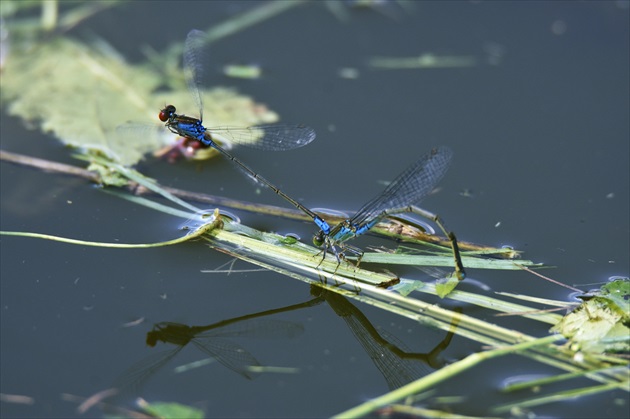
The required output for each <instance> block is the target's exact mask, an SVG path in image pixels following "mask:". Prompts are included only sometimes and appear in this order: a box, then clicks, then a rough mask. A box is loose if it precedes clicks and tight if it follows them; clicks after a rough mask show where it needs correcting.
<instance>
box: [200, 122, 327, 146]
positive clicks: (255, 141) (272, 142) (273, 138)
mask: <svg viewBox="0 0 630 419" xmlns="http://www.w3.org/2000/svg"><path fill="white" fill-rule="evenodd" d="M208 132H209V133H210V135H211V136H212V137H213V138H214V139H218V140H221V141H223V142H227V143H228V144H229V143H233V144H238V145H243V146H247V147H250V148H254V149H257V150H265V151H286V150H292V149H294V148H299V147H303V146H305V145H307V144H309V143H310V142H311V141H313V140H314V139H315V130H313V128H310V127H307V126H305V125H301V124H274V125H257V126H252V127H246V128H236V127H234V128H232V127H217V128H209V129H208Z"/></svg>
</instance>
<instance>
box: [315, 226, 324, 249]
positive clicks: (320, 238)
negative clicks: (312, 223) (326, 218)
mask: <svg viewBox="0 0 630 419" xmlns="http://www.w3.org/2000/svg"><path fill="white" fill-rule="evenodd" d="M313 244H314V245H315V246H316V247H321V246H322V245H323V244H324V232H323V231H322V230H319V231H318V232H317V233H315V235H314V236H313Z"/></svg>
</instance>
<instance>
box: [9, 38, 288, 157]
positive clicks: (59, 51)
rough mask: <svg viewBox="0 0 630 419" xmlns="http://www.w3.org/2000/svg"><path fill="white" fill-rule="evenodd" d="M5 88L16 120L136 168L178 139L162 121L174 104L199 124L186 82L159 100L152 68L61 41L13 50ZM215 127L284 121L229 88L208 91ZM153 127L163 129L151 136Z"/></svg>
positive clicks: (177, 83) (158, 80)
mask: <svg viewBox="0 0 630 419" xmlns="http://www.w3.org/2000/svg"><path fill="white" fill-rule="evenodd" d="M12 52H13V54H12V55H11V56H10V57H9V58H8V59H7V62H6V66H5V68H4V69H3V74H2V78H1V79H0V80H1V87H2V89H1V92H2V100H3V101H4V102H8V103H9V104H10V106H9V108H8V110H9V113H10V114H12V115H15V116H19V117H21V118H23V119H24V120H26V121H28V122H30V123H32V125H33V126H36V127H39V128H41V129H42V130H43V131H45V132H49V133H53V134H54V135H55V136H56V137H57V138H59V139H60V140H61V141H62V142H63V143H64V144H67V145H70V146H73V147H79V148H82V149H87V150H96V151H99V152H100V153H105V154H107V155H109V156H111V157H113V158H115V159H116V160H117V161H119V162H120V163H122V164H125V165H132V164H134V163H136V162H138V161H139V160H140V159H141V158H142V157H143V156H144V155H145V154H147V153H150V152H154V151H156V150H159V149H162V148H163V147H164V146H165V145H168V144H169V143H170V142H173V141H175V139H176V137H175V136H174V135H173V134H171V133H169V132H167V131H165V130H163V129H162V130H161V131H162V132H165V133H166V135H157V134H156V133H159V132H160V129H159V125H158V124H159V121H158V120H157V114H158V112H159V110H160V109H161V108H162V107H163V106H164V105H165V104H168V103H174V104H176V105H177V107H178V109H180V110H182V111H183V112H187V113H188V114H191V115H193V116H195V113H196V112H197V109H195V108H194V107H193V103H192V100H191V98H190V95H189V94H188V92H187V90H186V87H185V84H184V81H183V76H182V79H181V80H170V79H169V80H168V81H169V83H168V84H169V85H175V86H176V91H174V92H172V91H169V92H164V91H162V92H160V93H156V92H155V91H156V89H157V88H158V87H160V86H162V85H164V84H167V83H163V80H162V78H163V76H162V75H161V74H159V73H158V72H156V71H154V70H153V69H151V68H149V67H148V66H131V65H129V64H127V63H126V62H124V61H123V60H121V59H120V58H119V57H118V56H117V55H116V54H112V53H109V54H106V53H102V52H99V51H96V50H95V49H94V48H89V47H88V46H86V45H84V44H81V43H79V42H76V41H73V40H71V39H65V38H57V39H55V40H53V41H51V42H49V43H46V44H41V45H38V46H36V47H33V48H31V49H30V50H28V51H24V50H22V51H16V48H14V49H13V50H12ZM202 94H203V95H204V103H205V104H206V108H205V110H204V115H205V116H207V117H206V120H204V124H205V125H206V126H208V127H212V126H250V125H256V124H260V123H270V122H275V121H277V119H278V117H277V115H276V114H275V113H274V112H271V111H269V110H268V109H267V108H266V107H265V106H264V105H260V104H256V103H255V102H254V101H253V100H252V99H251V98H248V97H245V96H241V95H238V94H236V93H235V92H234V91H232V90H229V89H225V88H216V89H213V90H209V91H204V92H203V93H202ZM128 121H138V122H140V123H144V124H147V127H148V128H147V129H146V130H141V129H139V130H137V131H136V132H135V133H134V131H131V134H129V133H128V134H127V135H120V134H119V133H117V132H116V127H117V126H119V125H121V124H124V123H125V122H128ZM151 124H153V126H154V127H156V129H152V128H151V126H152V125H151Z"/></svg>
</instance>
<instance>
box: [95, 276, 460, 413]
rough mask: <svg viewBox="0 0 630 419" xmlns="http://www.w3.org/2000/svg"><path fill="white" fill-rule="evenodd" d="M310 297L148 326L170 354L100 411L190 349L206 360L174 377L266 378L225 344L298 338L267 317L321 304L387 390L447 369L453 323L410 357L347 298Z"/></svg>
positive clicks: (148, 364) (126, 398) (125, 376)
mask: <svg viewBox="0 0 630 419" xmlns="http://www.w3.org/2000/svg"><path fill="white" fill-rule="evenodd" d="M310 293H311V295H312V296H313V297H314V298H312V299H310V300H308V301H305V302H302V303H297V304H292V305H288V306H285V307H279V308H275V309H271V310H265V311H260V312H256V313H251V314H247V315H243V316H238V317H234V318H231V319H227V320H222V321H219V322H216V323H212V324H208V325H204V326H190V325H186V324H181V323H174V322H168V321H165V322H159V323H156V324H154V326H153V328H152V329H151V330H150V331H149V332H147V334H146V343H147V345H148V346H150V347H156V346H158V345H159V343H160V342H162V343H163V344H168V345H172V346H173V348H171V349H168V350H166V351H161V352H158V353H156V354H153V355H151V356H148V357H146V358H145V359H143V360H141V361H139V362H137V363H135V364H134V365H132V366H131V367H129V368H128V369H127V370H125V371H124V372H123V373H122V374H121V375H120V377H119V378H118V379H116V381H115V383H114V385H113V387H112V389H110V391H108V393H106V394H108V395H111V396H112V397H111V398H110V399H109V400H108V401H107V403H106V404H103V406H104V407H105V410H106V411H114V410H117V409H119V408H118V407H114V406H122V405H124V404H127V403H129V402H130V401H132V400H133V399H135V398H137V397H139V396H140V395H141V394H142V389H143V387H144V386H145V385H146V383H147V382H148V381H149V380H150V379H151V377H153V376H154V375H155V374H156V373H157V372H158V371H159V370H161V369H162V368H163V367H164V366H165V365H166V364H167V363H168V362H169V361H171V360H172V359H173V358H174V357H175V356H176V355H177V354H179V353H180V352H181V351H182V349H184V348H185V347H186V346H189V345H190V344H192V346H194V347H196V348H197V349H199V350H200V351H202V352H203V353H204V354H205V355H209V356H210V358H209V359H207V360H202V361H197V362H193V363H191V364H187V365H184V366H181V367H178V369H179V370H180V372H182V371H184V370H188V369H192V368H197V367H200V366H202V365H205V364H207V363H209V362H213V361H218V362H219V363H221V364H222V365H223V366H225V367H227V368H228V369H230V370H231V371H234V372H235V373H237V374H239V375H240V376H241V377H243V378H245V379H248V380H251V379H254V378H256V377H257V376H259V375H260V374H261V373H264V372H266V369H265V367H264V366H262V364H261V363H260V362H259V361H258V359H256V357H255V356H254V355H253V354H252V353H251V352H250V351H249V350H247V349H245V348H244V347H243V346H241V345H240V344H237V343H235V342H233V341H232V340H231V339H238V338H259V339H282V338H294V337H297V336H300V335H301V334H302V333H303V332H304V327H303V326H302V325H301V324H299V323H295V322H290V321H285V320H278V319H271V318H267V317H268V316H273V315H276V314H279V313H285V312H289V311H294V310H302V309H305V308H310V307H313V306H316V305H319V304H321V303H323V302H326V303H327V304H328V305H329V306H330V307H331V308H332V309H333V311H334V312H335V313H336V314H337V315H338V316H339V317H341V318H342V319H343V320H344V321H345V322H346V324H347V326H348V328H349V329H350V330H351V331H352V334H353V335H354V336H355V338H356V339H357V341H358V342H359V343H360V344H361V346H362V347H363V349H364V350H365V352H366V354H367V355H368V356H369V357H370V359H371V360H372V362H373V363H374V365H375V366H376V368H377V369H378V370H379V371H380V372H381V374H382V375H383V378H384V379H385V381H386V382H387V385H388V387H389V388H390V390H394V389H396V388H399V387H401V386H403V385H405V384H408V383H410V382H412V381H414V380H416V379H418V378H420V377H422V376H424V375H426V374H428V373H429V372H431V370H434V369H439V368H441V367H442V366H444V365H445V364H446V363H447V362H446V361H444V360H442V359H441V358H440V354H441V353H442V352H443V351H444V350H445V349H446V348H447V347H448V345H449V344H450V342H451V340H452V338H453V335H454V330H455V328H456V327H457V324H456V323H455V322H454V323H453V324H452V330H451V331H449V332H448V333H447V335H446V336H445V337H444V339H442V341H440V342H439V343H438V344H437V345H436V346H435V347H434V348H433V349H432V350H431V351H429V352H426V353H416V352H412V351H410V350H409V349H408V348H407V346H406V345H405V344H404V343H403V342H402V341H401V340H400V339H398V338H397V337H396V336H394V335H393V334H391V333H389V332H387V331H385V330H378V329H377V328H376V327H375V326H374V325H373V324H372V323H371V322H370V320H369V319H368V318H367V317H366V316H365V315H364V314H363V312H361V310H359V309H358V308H357V307H356V306H355V305H354V304H352V303H351V302H350V301H348V299H347V298H345V297H343V296H341V295H339V294H337V293H335V292H332V291H326V290H324V289H322V288H320V287H318V286H316V285H311V290H310ZM106 391H107V390H106ZM101 393H103V392H101ZM93 397H94V396H93Z"/></svg>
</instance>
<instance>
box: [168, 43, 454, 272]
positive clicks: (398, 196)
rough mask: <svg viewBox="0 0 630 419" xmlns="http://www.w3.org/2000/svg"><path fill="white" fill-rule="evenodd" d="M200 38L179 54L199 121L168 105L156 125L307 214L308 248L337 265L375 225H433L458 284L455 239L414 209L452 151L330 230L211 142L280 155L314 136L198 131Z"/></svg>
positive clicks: (306, 132) (279, 130) (277, 130)
mask: <svg viewBox="0 0 630 419" xmlns="http://www.w3.org/2000/svg"><path fill="white" fill-rule="evenodd" d="M204 38H205V34H204V33H203V32H201V31H198V30H192V31H190V33H189V34H188V36H187V38H186V43H185V47H184V54H183V64H184V75H185V77H186V81H187V84H188V88H189V90H190V93H191V95H192V97H193V99H194V102H195V104H196V105H197V107H198V111H199V119H197V118H194V117H190V116H186V115H184V114H178V113H176V111H177V109H176V108H175V106H173V105H168V106H166V107H164V109H162V110H161V111H160V113H159V119H160V120H161V121H162V122H164V123H165V124H166V127H167V128H168V129H169V130H170V131H172V132H173V133H175V134H178V135H180V136H182V137H185V138H189V139H193V140H197V141H199V142H201V143H203V144H204V145H206V146H209V147H212V148H214V149H216V150H217V151H219V152H220V153H221V154H223V155H224V156H225V157H226V158H227V159H228V160H230V161H232V162H233V163H234V164H236V165H237V166H238V167H240V168H241V169H242V170H243V171H244V172H245V173H246V174H247V175H248V176H250V177H251V178H252V179H254V180H255V181H256V182H259V183H260V184H263V185H265V186H267V187H269V188H270V189H271V190H273V191H274V192H275V193H276V194H278V195H280V196H281V197H282V198H284V199H285V200H287V201H288V202H289V203H291V204H292V205H293V206H295V207H296V208H298V209H299V210H301V211H303V212H304V213H305V214H307V215H308V216H309V217H311V219H312V220H313V221H314V222H315V224H316V225H317V227H318V228H319V231H318V232H317V233H316V234H315V236H314V238H313V243H314V244H315V245H316V246H318V247H321V248H322V251H323V253H324V256H325V255H326V253H328V252H332V253H333V254H334V255H335V257H336V258H337V261H338V262H340V261H341V259H343V258H344V251H350V252H352V253H355V254H357V256H359V258H360V256H361V254H362V252H361V251H360V250H359V249H357V248H355V247H352V246H350V245H348V244H347V243H346V241H348V240H350V239H352V238H354V237H356V236H359V235H361V234H364V233H366V232H367V231H369V230H370V229H371V228H372V227H374V226H375V225H376V224H377V223H378V222H379V221H380V220H381V219H383V218H385V217H387V216H391V215H394V214H400V213H404V212H413V213H416V214H418V215H420V216H422V217H425V218H428V219H430V220H432V221H434V222H435V223H436V224H437V225H438V226H439V227H440V229H441V230H442V232H443V233H444V234H445V235H446V237H447V238H448V240H449V241H450V243H451V247H452V251H453V259H454V264H455V274H456V276H457V278H458V279H460V280H461V279H464V277H465V271H464V267H463V265H462V261H461V257H460V254H459V248H458V245H457V239H456V237H455V234H453V233H452V232H450V231H448V230H447V229H446V228H445V226H444V223H443V222H442V221H441V219H440V218H439V217H438V216H437V215H435V214H432V213H430V212H428V211H425V210H423V209H421V208H419V207H417V206H416V204H418V203H419V202H420V201H421V200H422V199H423V198H425V197H426V196H427V195H428V194H429V193H430V192H431V191H432V190H433V189H434V188H435V186H436V185H437V184H438V182H439V181H440V179H442V177H443V176H444V174H445V173H446V171H447V169H448V167H449V165H450V162H451V159H452V151H451V150H450V149H449V148H447V147H438V148H434V149H432V150H431V151H430V152H429V153H427V154H426V155H424V156H422V157H420V159H418V160H417V161H416V162H415V163H413V164H412V165H411V166H409V167H408V168H407V169H406V170H405V171H403V172H402V173H401V174H400V175H398V177H397V178H396V179H395V180H394V181H393V182H392V183H390V184H389V186H387V188H385V190H384V191H383V192H381V193H380V194H378V195H377V196H376V197H375V198H373V199H372V200H370V201H368V203H366V204H365V205H364V206H363V207H362V208H361V209H360V210H359V211H357V213H356V214H355V215H353V216H352V217H350V218H348V219H346V220H344V221H342V222H341V223H339V224H337V225H335V226H333V227H331V226H330V225H329V224H328V223H327V222H326V221H325V220H324V219H323V218H322V217H320V216H319V215H317V214H316V213H315V212H314V211H312V210H310V209H308V208H307V207H305V206H304V205H302V204H301V203H299V202H298V201H297V200H295V199H293V198H291V197H290V196H289V195H287V194H286V193H284V192H283V191H281V190H280V189H279V188H277V187H276V186H275V185H274V184H272V183H271V182H269V181H268V180H267V179H265V178H264V177H262V176H261V175H260V174H258V173H257V172H255V171H253V170H252V169H250V168H249V166H247V165H245V164H244V163H243V162H241V161H240V160H238V159H237V158H235V157H234V156H233V155H232V154H231V153H229V152H228V151H227V150H225V149H224V148H223V147H222V146H221V145H219V144H218V143H217V141H216V139H217V138H221V136H222V135H223V136H227V137H229V139H230V140H231V141H232V142H233V143H235V144H242V145H247V146H249V147H255V148H258V149H261V150H269V151H283V150H290V149H294V148H298V147H302V146H305V145H307V144H309V143H310V142H311V141H313V140H314V139H315V132H314V131H313V130H312V129H311V128H308V127H305V126H303V125H287V124H284V125H283V124H278V125H260V126H254V127H249V128H241V129H235V128H230V129H229V130H225V129H223V130H222V129H211V128H206V127H205V126H204V125H203V102H202V98H201V92H200V89H199V86H200V83H201V78H202V70H203V68H202V65H201V60H200V56H201V55H202V49H203V44H204ZM254 133H262V134H263V137H262V139H261V140H260V141H259V142H252V141H251V137H252V135H254Z"/></svg>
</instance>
